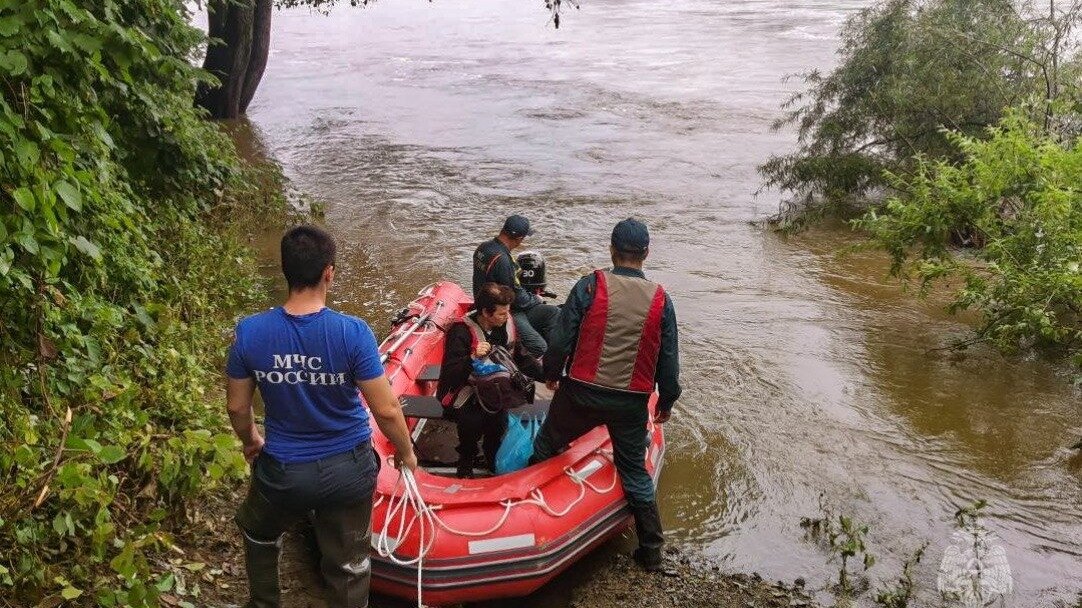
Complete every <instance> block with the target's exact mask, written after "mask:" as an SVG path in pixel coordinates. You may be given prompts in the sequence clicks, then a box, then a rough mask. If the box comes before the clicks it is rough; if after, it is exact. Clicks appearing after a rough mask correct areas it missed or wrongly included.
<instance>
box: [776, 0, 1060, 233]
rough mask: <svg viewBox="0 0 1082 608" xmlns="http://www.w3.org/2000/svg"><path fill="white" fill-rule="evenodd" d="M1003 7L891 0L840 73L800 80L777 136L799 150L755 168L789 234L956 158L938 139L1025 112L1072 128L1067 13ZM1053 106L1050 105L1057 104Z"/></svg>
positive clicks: (853, 35) (854, 26)
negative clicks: (791, 132)
mask: <svg viewBox="0 0 1082 608" xmlns="http://www.w3.org/2000/svg"><path fill="white" fill-rule="evenodd" d="M1015 5H1016V3H1014V2H1011V0H889V1H887V2H882V3H875V4H874V5H873V6H871V7H870V8H868V9H866V10H864V11H862V12H860V13H859V14H857V15H856V16H855V17H853V18H852V19H851V20H850V21H849V22H848V23H847V25H846V27H845V28H844V30H843V32H842V36H841V37H842V46H841V49H840V50H839V55H840V63H839V65H838V67H837V68H836V69H835V70H833V71H832V72H830V73H829V74H822V73H820V72H817V71H816V72H811V73H810V74H806V75H804V81H805V84H806V85H807V90H806V91H804V92H802V93H799V94H797V95H795V96H793V97H792V98H791V99H789V101H788V102H787V103H786V105H785V107H786V108H788V109H789V110H790V111H789V113H788V114H787V115H786V116H785V117H784V118H782V119H781V120H779V121H778V122H777V123H776V125H775V127H776V128H781V127H784V126H788V125H794V126H796V128H797V133H798V142H799V145H798V149H797V150H796V151H795V152H793V153H790V154H786V155H781V156H774V157H772V158H770V159H769V160H768V161H767V162H766V163H765V164H763V165H762V166H761V167H760V172H761V174H762V175H763V176H764V178H765V181H766V186H768V187H776V188H779V189H781V190H782V191H784V192H786V193H787V194H788V195H790V196H791V198H790V200H789V201H788V202H787V203H786V205H784V206H783V209H782V212H781V213H780V214H779V215H778V216H777V218H776V221H777V222H778V223H779V224H780V225H781V226H782V227H785V228H795V227H799V226H801V225H803V224H804V223H806V222H807V221H809V220H812V219H814V218H815V217H817V216H819V215H821V214H823V213H830V212H840V211H843V210H851V209H853V208H863V207H866V206H867V205H868V204H869V202H874V200H872V201H869V199H875V198H877V197H878V195H879V194H881V193H883V192H884V191H886V190H888V189H889V187H890V186H891V183H890V181H889V180H888V179H886V177H885V174H886V173H887V172H889V173H893V174H895V175H906V174H908V173H909V172H911V171H912V170H913V169H914V167H915V166H916V165H917V162H918V159H919V158H930V159H933V160H940V159H948V160H949V159H956V158H957V157H958V156H959V154H960V153H961V151H960V150H959V149H958V146H957V143H958V140H957V139H956V138H953V137H950V136H948V135H946V134H945V133H944V131H943V128H944V127H946V128H949V129H951V130H952V131H953V132H960V133H963V134H967V135H970V136H981V135H983V133H984V130H985V129H986V128H987V127H989V126H992V125H994V124H996V123H997V122H998V121H999V120H1000V118H1001V117H1002V115H1003V111H1004V109H1005V108H1008V107H1011V106H1018V105H1020V104H1021V103H1023V102H1024V101H1026V100H1030V99H1039V100H1042V101H1041V102H1040V103H1038V104H1035V105H1034V106H1033V107H1032V108H1033V109H1032V111H1033V114H1034V117H1035V119H1039V121H1040V122H1043V123H1044V125H1045V127H1046V128H1049V129H1051V128H1053V127H1063V128H1068V129H1077V128H1078V125H1077V124H1074V123H1072V122H1071V121H1069V120H1068V121H1065V122H1063V121H1059V120H1057V118H1058V116H1057V115H1056V113H1055V112H1054V111H1053V108H1054V107H1063V108H1065V109H1067V110H1068V111H1074V112H1077V111H1078V109H1079V107H1080V105H1079V100H1080V99H1082V97H1080V95H1079V89H1078V83H1079V67H1080V65H1082V61H1080V60H1079V54H1078V52H1077V51H1078V47H1077V45H1075V44H1074V42H1075V39H1074V38H1072V37H1071V36H1070V34H1071V27H1072V26H1073V25H1074V24H1075V23H1076V22H1077V21H1078V19H1079V10H1080V9H1079V7H1074V8H1072V9H1071V11H1070V12H1068V13H1066V14H1063V13H1059V12H1056V11H1053V12H1052V13H1051V14H1049V15H1043V16H1041V15H1036V14H1023V13H1019V12H1018V10H1017V9H1016V6H1015ZM1057 104H1058V105H1057Z"/></svg>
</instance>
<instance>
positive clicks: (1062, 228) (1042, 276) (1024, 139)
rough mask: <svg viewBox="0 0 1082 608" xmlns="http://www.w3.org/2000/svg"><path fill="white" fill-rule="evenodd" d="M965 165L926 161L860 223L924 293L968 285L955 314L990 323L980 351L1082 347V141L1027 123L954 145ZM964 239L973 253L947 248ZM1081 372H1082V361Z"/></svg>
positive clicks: (1015, 122) (959, 138)
mask: <svg viewBox="0 0 1082 608" xmlns="http://www.w3.org/2000/svg"><path fill="white" fill-rule="evenodd" d="M946 137H947V138H948V140H949V141H950V142H951V143H952V144H953V145H955V146H956V147H957V148H958V149H959V150H961V151H962V154H963V155H964V159H963V160H962V161H961V162H960V163H958V164H952V163H949V162H946V161H942V160H940V161H934V160H931V159H925V158H920V159H918V164H917V168H916V173H915V175H913V176H912V177H901V176H890V179H891V183H892V186H893V188H894V189H895V190H896V191H898V192H899V193H901V194H899V195H898V196H895V197H893V198H891V199H890V200H889V202H888V203H887V204H886V206H885V207H884V208H883V209H882V210H880V211H870V212H868V213H867V214H866V215H865V216H864V217H863V218H862V219H860V220H858V221H856V222H855V225H856V226H857V227H859V228H862V229H864V230H867V231H868V232H869V233H870V235H871V237H872V240H873V241H874V243H876V244H877V245H879V246H881V247H882V248H884V249H885V250H886V251H888V252H889V253H890V255H891V258H892V260H893V265H892V272H893V273H894V274H895V275H898V276H902V277H906V278H909V277H912V278H915V279H917V280H919V281H920V284H921V285H922V286H927V285H928V284H929V283H930V282H932V281H937V280H942V279H946V278H950V277H958V278H961V279H962V282H961V284H962V286H961V288H960V289H958V290H957V291H956V293H955V294H954V301H953V304H952V310H961V309H975V310H977V311H980V312H981V313H982V315H983V320H984V321H983V326H982V327H981V329H980V336H979V338H978V339H981V340H989V341H991V342H993V343H995V344H996V345H998V346H999V347H1001V348H1003V349H1005V350H1008V351H1010V350H1016V349H1018V348H1019V347H1020V346H1026V345H1044V346H1059V347H1064V348H1067V349H1071V350H1072V351H1073V352H1074V353H1075V355H1076V357H1077V356H1079V348H1080V347H1082V268H1080V263H1082V145H1080V143H1082V140H1076V141H1075V142H1072V143H1069V144H1065V143H1060V142H1059V141H1057V140H1056V139H1054V138H1052V137H1050V136H1048V135H1045V134H1043V129H1042V128H1041V127H1039V126H1038V125H1036V124H1034V123H1033V122H1031V121H1030V120H1028V119H1027V118H1026V117H1025V116H1023V115H1022V114H1020V113H1010V114H1008V116H1007V117H1006V118H1005V119H1004V120H1003V121H1002V123H1001V124H1000V125H999V126H997V127H995V128H992V129H990V130H989V132H988V137H987V139H978V138H976V137H971V136H967V135H963V134H961V133H957V132H954V133H947V134H946ZM958 235H970V236H969V237H968V238H970V240H971V241H972V242H973V245H976V246H978V248H976V249H973V250H971V252H970V253H961V252H963V251H968V250H959V249H957V248H954V247H952V246H951V245H952V243H953V242H956V241H957V240H958V238H957V237H958ZM1079 363H1080V364H1082V360H1080V361H1079Z"/></svg>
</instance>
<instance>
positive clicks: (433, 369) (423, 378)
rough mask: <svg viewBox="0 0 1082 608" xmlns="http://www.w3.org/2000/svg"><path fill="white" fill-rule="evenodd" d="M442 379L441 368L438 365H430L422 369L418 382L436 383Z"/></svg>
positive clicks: (418, 375)
mask: <svg viewBox="0 0 1082 608" xmlns="http://www.w3.org/2000/svg"><path fill="white" fill-rule="evenodd" d="M439 379H440V366H439V365H438V364H436V363H429V364H428V365H426V366H424V367H422V368H421V373H419V374H417V381H418V382H435V381H437V380H439Z"/></svg>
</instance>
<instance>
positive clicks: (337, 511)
mask: <svg viewBox="0 0 1082 608" xmlns="http://www.w3.org/2000/svg"><path fill="white" fill-rule="evenodd" d="M379 467H380V462H379V456H378V455H377V454H376V452H375V451H374V450H373V449H372V445H371V444H370V443H369V442H367V441H366V442H364V443H362V444H360V445H358V446H357V447H356V448H354V449H352V450H349V451H347V452H343V453H341V454H335V455H333V456H328V457H326V458H323V459H320V460H317V461H315V462H306V463H281V462H278V461H277V460H275V459H274V458H272V457H271V456H269V455H268V454H265V453H264V454H260V456H259V457H258V458H257V459H256V461H255V463H254V464H253V465H252V481H251V485H250V486H249V489H248V496H247V498H245V500H244V502H243V503H242V504H241V506H240V508H239V509H238V510H237V516H236V521H237V524H238V525H239V526H240V528H241V531H242V532H243V533H244V536H245V546H246V550H247V566H248V581H249V589H250V593H251V599H250V600H249V603H248V606H253V607H259V608H262V607H264V606H277V605H278V547H280V541H279V539H280V538H281V536H282V534H283V533H284V532H285V531H286V530H288V529H289V528H290V527H292V526H293V525H294V524H295V523H297V521H298V520H300V519H301V518H303V517H305V516H306V515H307V514H308V513H309V512H314V518H313V527H314V528H315V533H316V541H317V542H318V543H319V549H320V552H321V553H322V556H323V557H322V560H321V562H320V570H321V572H322V573H323V579H324V582H325V583H326V585H327V591H328V605H329V606H331V607H332V608H363V607H364V606H367V605H368V586H369V579H370V576H371V564H370V561H369V557H368V553H369V549H370V548H371V544H370V543H371V534H372V494H373V492H374V491H375V487H376V474H377V473H378V472H379Z"/></svg>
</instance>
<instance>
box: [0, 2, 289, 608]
mask: <svg viewBox="0 0 1082 608" xmlns="http://www.w3.org/2000/svg"><path fill="white" fill-rule="evenodd" d="M203 40H204V37H203V35H202V34H201V33H200V32H199V31H197V30H195V29H193V28H192V27H190V26H189V25H188V13H187V10H186V8H185V6H184V4H183V3H182V2H179V0H100V1H97V2H83V3H76V2H71V1H69V0H31V1H27V2H23V3H18V4H11V3H8V4H6V5H5V7H4V8H3V10H2V12H0V77H2V81H3V86H2V99H0V188H2V195H0V197H2V198H0V208H2V214H0V484H2V485H3V487H4V488H5V491H4V493H3V496H0V547H3V551H2V552H0V605H4V604H7V605H12V606H28V605H35V604H37V603H39V602H42V601H44V602H46V603H49V605H56V604H57V603H59V602H60V600H66V601H70V602H72V603H73V604H76V605H80V604H81V605H96V606H146V605H157V597H158V596H159V594H161V593H163V592H166V591H169V590H170V589H171V587H172V586H173V585H174V584H175V581H176V578H175V577H173V576H172V575H170V574H169V573H168V572H166V571H164V567H162V566H159V565H156V564H165V563H166V562H165V560H161V561H160V562H159V561H158V560H156V559H155V556H156V555H160V554H161V553H162V552H166V551H168V550H169V549H170V548H171V546H172V542H173V540H172V539H173V535H172V534H171V531H172V530H174V529H176V527H177V526H181V525H183V524H184V520H185V505H186V504H188V501H190V500H191V499H193V498H194V497H196V496H197V495H198V494H199V493H201V492H206V491H208V490H213V489H214V488H215V487H216V483H218V482H219V481H220V480H223V479H226V478H229V477H231V476H239V475H240V474H242V473H243V471H244V461H243V459H242V458H241V456H240V452H239V450H238V449H236V445H235V440H234V438H233V437H232V435H231V433H229V432H228V431H229V430H228V427H227V426H226V425H225V424H224V419H223V418H224V417H223V416H222V414H221V410H220V404H219V403H218V399H217V397H212V396H211V395H208V394H207V393H206V392H205V391H206V389H207V388H208V387H209V386H212V385H213V383H215V382H216V375H215V372H214V370H215V369H216V368H217V367H218V365H219V358H220V356H221V352H222V351H223V349H224V348H225V346H226V345H227V344H228V340H229V334H228V329H229V327H230V325H231V320H232V319H231V316H232V314H233V313H232V311H234V310H236V309H238V308H240V307H246V306H249V305H251V304H252V302H253V301H255V300H256V299H257V298H259V297H261V296H260V294H261V287H260V285H259V281H258V279H257V278H256V277H257V273H256V272H255V266H254V262H253V260H251V259H250V254H249V252H248V250H247V249H246V248H245V247H243V246H242V244H241V243H242V241H241V239H240V238H239V234H238V232H237V230H236V229H235V226H236V221H235V219H234V218H235V217H236V216H237V215H238V214H242V213H245V212H247V208H248V206H249V205H250V204H251V202H252V201H256V202H259V203H260V204H261V205H263V206H268V205H270V206H273V205H277V204H278V203H276V202H275V201H273V200H272V201H271V202H266V201H265V199H263V198H262V197H259V196H250V189H251V188H253V187H254V186H250V185H248V184H247V180H246V177H245V175H246V174H245V170H244V168H243V166H242V165H241V164H240V162H239V161H238V159H237V157H236V154H235V152H234V150H233V146H232V143H231V142H230V140H229V139H228V137H226V136H225V135H223V133H222V132H221V131H220V130H219V129H218V127H217V126H216V125H214V124H212V123H210V122H207V121H206V120H205V119H204V117H203V116H202V115H201V114H200V112H198V111H197V110H196V109H194V107H193V105H192V97H193V95H194V92H195V89H196V86H197V84H198V83H199V82H201V81H203V79H204V78H205V76H204V74H203V73H202V72H200V71H199V70H197V69H195V68H193V66H192V61H193V58H194V53H196V52H197V49H198V47H199V45H200V44H201V43H202V42H203Z"/></svg>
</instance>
